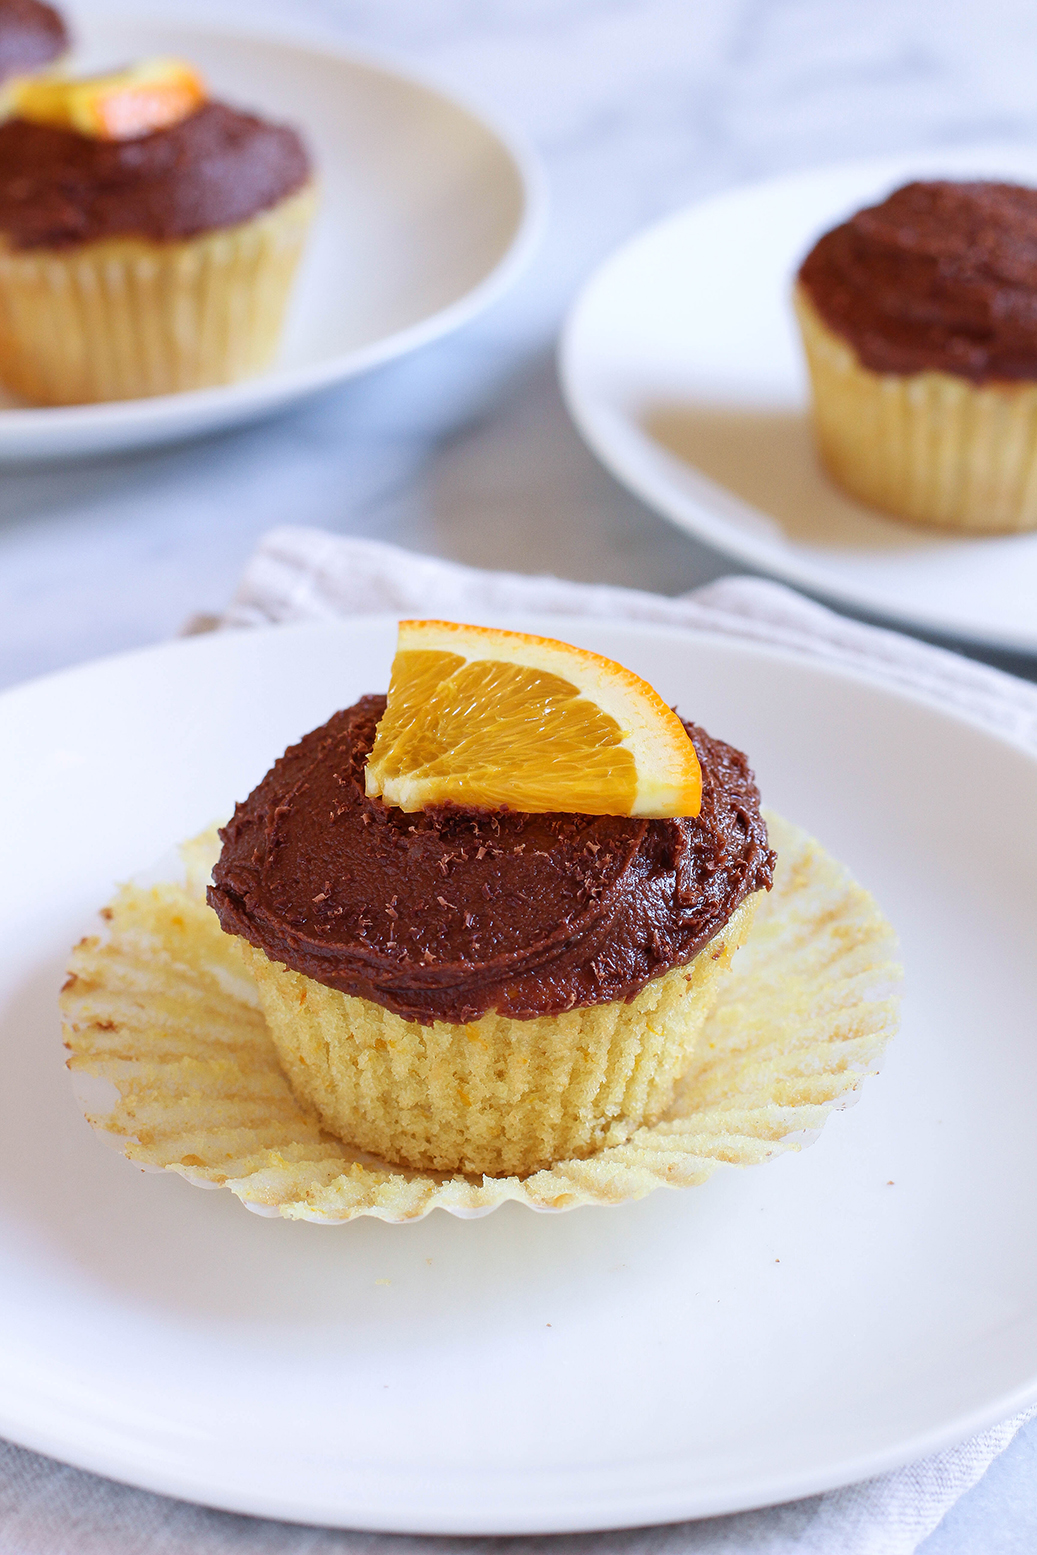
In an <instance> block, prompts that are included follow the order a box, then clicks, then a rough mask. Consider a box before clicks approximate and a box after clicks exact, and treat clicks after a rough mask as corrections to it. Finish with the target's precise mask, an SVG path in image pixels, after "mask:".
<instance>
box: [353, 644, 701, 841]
mask: <svg viewBox="0 0 1037 1555" xmlns="http://www.w3.org/2000/svg"><path fill="white" fill-rule="evenodd" d="M366 787H367V793H368V794H369V795H370V796H371V797H372V798H374V797H376V796H381V798H382V799H384V800H385V802H386V804H391V805H396V806H398V807H399V808H400V809H401V810H422V809H425V808H426V807H427V806H428V805H433V804H443V803H444V802H445V801H448V800H451V801H453V802H454V803H455V804H465V805H476V806H479V807H480V808H487V809H496V808H499V807H501V806H507V808H508V809H511V810H525V811H576V812H577V813H579V814H584V815H641V816H667V815H697V814H698V812H699V806H700V804H701V800H702V774H701V771H700V769H699V762H698V757H697V756H696V754H695V747H694V745H693V744H692V743H691V740H690V739H689V738H688V735H687V731H686V730H685V728H684V725H683V724H682V723H681V721H680V719H679V718H678V717H677V715H676V713H674V712H673V711H672V710H671V709H670V708H669V707H667V706H666V703H665V702H664V701H663V700H662V698H661V697H660V696H659V695H658V694H657V693H656V692H655V691H653V690H652V688H651V686H649V685H648V684H647V682H645V681H643V680H641V679H640V678H639V677H638V676H637V675H634V674H632V673H631V671H630V670H627V669H624V668H623V666H622V665H621V664H616V663H615V662H614V661H613V660H612V659H605V658H602V657H601V655H600V654H597V653H588V652H587V651H586V650H585V649H583V648H572V647H570V646H569V644H568V643H562V642H556V641H555V640H554V639H553V638H551V637H531V636H528V635H527V634H526V633H524V632H503V631H497V630H495V629H493V628H490V627H483V626H460V625H457V624H455V623H454V622H452V621H401V622H400V635H399V641H398V643H397V648H396V657H395V659H394V660H393V667H392V679H391V682H390V685H389V699H388V705H387V706H386V709H385V713H384V714H383V716H382V719H381V722H380V723H379V725H378V734H377V737H376V739H375V743H374V748H373V750H372V751H371V755H370V757H369V759H368V763H367V771H366Z"/></svg>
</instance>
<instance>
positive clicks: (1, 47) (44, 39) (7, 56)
mask: <svg viewBox="0 0 1037 1555" xmlns="http://www.w3.org/2000/svg"><path fill="white" fill-rule="evenodd" d="M68 46H69V37H68V29H67V28H66V26H65V23H64V21H63V20H62V17H61V15H60V13H59V12H58V11H56V10H55V9H54V7H53V6H51V5H44V4H42V0H0V111H3V109H4V106H5V103H6V93H5V91H4V88H5V87H6V86H7V85H8V84H9V83H10V81H11V80H12V78H14V77H17V76H26V75H31V74H32V73H33V72H34V71H37V70H44V69H46V67H47V66H51V65H53V64H54V62H55V61H56V60H58V59H60V58H61V56H62V55H63V54H65V53H66V52H67V50H68Z"/></svg>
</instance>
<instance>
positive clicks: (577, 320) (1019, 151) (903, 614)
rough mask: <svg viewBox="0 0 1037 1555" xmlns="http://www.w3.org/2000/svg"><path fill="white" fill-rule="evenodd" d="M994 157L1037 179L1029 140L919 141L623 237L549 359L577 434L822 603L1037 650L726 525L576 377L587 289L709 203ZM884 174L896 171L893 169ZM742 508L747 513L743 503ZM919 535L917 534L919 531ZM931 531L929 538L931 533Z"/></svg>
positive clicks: (742, 186) (729, 194)
mask: <svg viewBox="0 0 1037 1555" xmlns="http://www.w3.org/2000/svg"><path fill="white" fill-rule="evenodd" d="M999 155H1000V156H1002V157H1008V156H1014V157H1015V158H1020V159H1021V158H1024V157H1026V156H1027V155H1028V156H1029V157H1030V160H1031V162H1032V165H1033V177H1034V182H1035V184H1037V139H1035V140H1033V141H1027V142H1024V141H1015V142H1011V141H1005V140H999V141H989V142H986V141H978V142H972V143H969V144H967V145H962V146H952V147H950V148H946V149H941V148H928V147H927V148H923V149H920V150H918V151H917V152H910V151H905V152H891V153H888V154H885V155H879V156H866V157H853V158H844V159H841V160H838V161H832V162H828V161H825V162H818V163H815V164H813V165H811V166H808V167H802V168H797V169H793V170H790V171H788V172H785V173H776V174H773V175H772V176H770V177H766V178H753V179H749V180H746V181H745V182H744V183H738V184H735V185H733V186H730V187H728V188H725V189H719V190H715V191H713V192H712V193H710V194H707V195H704V196H703V197H702V198H700V199H697V200H692V201H690V202H688V203H687V204H686V205H684V206H682V207H680V209H678V210H675V211H671V212H669V213H668V214H667V215H665V216H662V217H660V218H659V219H658V220H656V221H653V222H651V223H649V224H648V225H647V226H645V227H642V228H641V229H640V230H639V231H637V232H634V233H632V234H631V235H630V237H628V238H626V239H625V240H624V241H623V242H622V243H620V244H618V245H617V246H616V247H615V248H614V249H612V250H611V252H610V253H608V254H607V255H606V256H605V258H604V259H603V260H601V261H600V262H599V263H598V264H597V265H596V266H595V267H594V269H593V270H592V271H591V273H590V274H589V275H588V276H587V277H586V279H585V280H584V282H583V284H582V285H581V287H580V289H579V291H578V292H577V294H576V296H575V297H574V299H573V300H572V302H571V303H570V305H569V308H568V310H567V312H566V316H565V321H564V323H563V325H562V330H561V333H560V335H559V340H558V348H557V363H558V376H559V381H560V385H561V391H562V398H563V400H564V402H565V406H566V409H567V410H568V412H569V415H570V416H571V417H572V420H573V422H574V424H575V426H576V428H577V431H578V432H579V433H580V436H581V437H582V438H583V439H584V441H585V442H586V443H587V445H588V447H589V448H590V449H591V451H592V452H593V453H594V455H595V457H596V458H597V459H599V460H600V462H601V463H602V464H603V465H604V466H605V468H606V469H607V470H608V471H609V473H610V474H611V475H613V476H614V477H615V478H616V480H618V481H619V482H620V484H621V485H622V486H624V487H626V489H627V490H628V491H630V492H632V493H633V494H634V495H635V496H636V497H638V498H639V499H640V500H641V501H643V502H644V503H646V505H647V506H649V507H650V508H652V510H653V511H654V512H657V513H659V514H661V515H662V516H663V517H664V518H666V519H667V520H668V521H669V522H670V523H672V524H674V525H675V526H676V527H677V528H678V529H682V530H683V531H684V532H685V533H687V534H692V535H695V536H696V537H697V538H698V539H700V540H702V541H703V542H704V543H705V544H707V545H709V546H711V547H712V548H713V549H715V550H717V551H719V552H720V553H721V554H722V555H727V556H731V557H733V558H734V559H735V560H737V561H740V562H742V563H744V564H745V565H746V566H748V567H750V568H752V569H753V570H754V571H756V572H762V573H764V574H765V575H769V576H773V577H778V578H781V579H783V580H784V581H785V582H787V583H790V584H792V585H794V586H795V587H797V588H800V589H803V590H804V591H806V592H808V593H810V594H812V595H814V596H815V597H817V598H819V599H821V600H823V601H832V600H835V601H838V603H839V604H840V605H842V606H844V607H847V608H849V609H851V610H854V611H857V612H858V613H863V614H865V615H868V616H871V617H873V618H875V619H878V620H880V621H882V622H883V623H888V624H894V625H898V626H904V625H907V626H909V627H913V628H914V629H915V630H917V631H922V632H928V633H931V634H933V635H935V636H938V637H942V638H944V639H948V638H949V639H952V640H954V639H957V640H959V641H962V642H969V643H975V644H977V645H981V646H984V647H988V648H995V649H999V650H1001V651H1003V652H1008V653H1022V654H1027V655H1037V623H1035V625H1034V628H1033V630H1032V631H1030V632H1026V631H1022V632H1016V631H1014V630H998V629H997V628H996V627H989V628H980V627H977V626H972V625H969V624H962V623H960V622H953V621H951V620H949V618H948V617H947V616H946V615H945V614H943V613H941V612H939V611H932V610H930V609H928V608H927V607H925V606H924V605H923V606H918V607H917V608H916V607H912V609H911V611H910V612H909V611H908V610H906V609H901V608H899V607H898V606H897V605H895V604H890V603H889V601H888V600H887V599H885V598H884V596H883V594H882V592H881V590H878V591H876V590H875V589H874V588H873V587H872V586H871V585H870V584H869V583H868V582H867V581H864V582H862V584H861V585H860V587H856V586H853V585H849V584H845V583H843V582H841V581H840V580H839V579H838V578H834V579H833V578H831V577H830V576H829V575H828V573H827V572H825V571H824V569H823V567H818V566H817V565H816V563H814V562H813V561H812V560H811V559H810V558H809V557H806V556H801V555H799V553H797V552H794V551H792V549H791V548H790V547H785V546H782V545H780V544H779V543H777V542H775V541H772V540H771V539H769V538H767V537H765V536H763V535H758V536H753V535H751V534H749V533H746V532H745V531H744V530H742V529H741V528H739V527H737V526H734V525H731V524H729V523H728V521H727V520H726V519H725V518H723V517H722V516H720V515H718V514H717V513H716V511H715V510H712V509H711V508H710V507H709V506H708V505H707V503H706V502H705V501H704V500H702V499H699V498H695V497H690V496H687V497H677V496H675V495H674V494H673V492H672V488H671V486H670V483H669V482H668V481H667V480H666V479H665V478H663V477H661V476H659V475H657V474H656V472H655V471H654V470H652V469H647V468H645V466H644V465H643V464H642V463H641V462H640V460H639V458H638V456H637V454H635V453H634V452H633V451H632V449H628V448H627V447H626V440H627V437H626V435H627V434H628V433H629V434H630V440H631V443H633V441H634V439H640V440H642V441H643V442H645V443H649V444H650V440H649V439H647V438H645V437H644V435H643V434H641V433H640V432H639V431H638V429H637V428H636V427H633V426H632V425H631V424H630V423H629V422H627V421H626V420H622V419H621V415H620V413H619V412H617V411H616V410H615V408H614V406H613V405H612V404H610V403H607V402H605V401H603V400H602V399H601V398H600V397H599V396H592V395H588V394H587V393H586V392H585V390H584V387H583V384H582V383H581V371H582V362H581V351H582V340H581V338H580V336H581V333H582V331H583V330H584V328H585V327H586V326H585V316H586V314H587V313H589V312H590V309H591V306H592V304H593V302H594V300H595V299H594V296H593V293H594V291H595V290H596V288H597V287H598V286H599V285H600V284H601V283H602V282H603V281H605V280H606V279H607V277H608V275H609V272H611V271H612V270H613V268H618V267H619V266H620V265H621V264H622V263H625V262H626V261H627V260H629V258H630V256H631V255H632V254H633V253H635V252H636V250H637V249H638V248H640V247H642V246H643V247H644V248H646V249H647V248H651V247H652V246H653V245H654V244H656V243H658V242H659V241H660V239H662V238H664V236H665V234H666V233H667V230H668V229H671V228H673V229H675V228H679V227H680V226H681V224H682V223H683V222H684V221H685V220H687V219H688V218H689V217H692V216H695V215H698V214H701V213H702V212H704V211H708V209H709V208H710V207H718V206H720V207H722V206H724V205H726V204H729V203H732V204H733V203H739V202H741V201H742V200H747V199H751V198H752V197H753V196H755V195H758V194H761V193H763V192H764V191H768V190H772V189H774V188H776V187H780V186H789V185H795V184H809V183H811V182H813V181H814V180H821V179H823V178H825V177H831V176H833V175H835V174H840V173H860V174H861V175H863V174H865V173H867V172H868V171H869V170H871V169H874V171H875V175H876V179H877V180H881V179H882V178H883V176H885V170H887V169H894V168H897V167H902V166H903V164H905V163H910V164H912V165H915V166H916V170H917V171H918V172H919V173H920V174H924V173H925V172H926V171H928V170H930V168H931V167H935V165H936V164H939V163H943V164H945V171H947V172H948V173H949V172H951V171H952V169H953V166H954V164H955V162H958V163H959V164H960V163H961V161H962V160H963V159H967V158H976V159H977V160H978V159H982V158H983V157H987V156H989V157H990V158H991V160H992V161H996V160H997V158H998V156H999ZM891 176H893V177H897V176H901V175H900V173H896V172H894V173H892V174H891ZM615 421H620V422H621V426H622V433H621V437H620V439H619V440H618V441H617V440H616V439H615V438H614V436H613V429H612V426H611V423H612V422H615ZM651 446H652V451H653V455H654V456H655V457H657V458H658V460H659V461H660V462H661V463H664V462H666V461H667V460H671V461H672V462H674V463H679V461H678V460H677V459H676V456H675V455H670V454H668V453H667V451H666V450H665V449H663V448H656V447H655V446H654V445H651ZM686 468H687V470H689V471H691V472H692V473H693V474H694V477H695V479H696V481H697V482H699V483H700V484H701V485H702V486H703V487H704V488H707V489H710V490H712V491H713V492H715V493H716V494H717V495H718V496H719V497H720V498H721V499H723V500H725V501H736V502H741V499H740V498H738V497H737V496H736V495H735V494H734V493H733V492H731V491H730V490H729V489H728V488H727V487H725V486H723V485H722V484H721V483H720V482H718V481H714V480H712V479H711V478H710V477H709V476H707V475H706V474H704V472H703V471H701V470H700V469H698V467H697V466H694V465H691V464H688V465H687V466H686ZM743 505H745V506H746V507H748V508H749V510H750V511H752V505H751V504H743ZM764 516H766V515H764ZM921 532H922V533H924V530H923V531H921ZM933 533H934V534H936V535H938V534H939V533H940V532H939V531H934V532H933ZM978 538H980V539H981V538H983V537H978ZM995 538H997V537H995ZM1009 538H1011V537H1009Z"/></svg>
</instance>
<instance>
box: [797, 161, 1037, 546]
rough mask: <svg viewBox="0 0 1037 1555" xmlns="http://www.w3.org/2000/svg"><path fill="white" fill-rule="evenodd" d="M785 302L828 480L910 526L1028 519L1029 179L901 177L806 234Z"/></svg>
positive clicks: (1035, 511)
mask: <svg viewBox="0 0 1037 1555" xmlns="http://www.w3.org/2000/svg"><path fill="white" fill-rule="evenodd" d="M795 308H796V313H797V316H798V319H799V324H800V328H801V331H802V336H803V344H804V348H805V351H806V357H807V364H808V367H809V371H810V378H811V385H812V398H813V419H814V428H815V433H816V438H817V444H818V449H819V452H820V456H821V459H822V461H823V463H824V465H825V468H826V469H827V470H828V472H829V474H830V475H831V476H832V478H833V480H835V481H836V482H837V483H838V484H839V485H840V486H842V487H843V488H844V489H845V490H846V491H847V492H849V493H850V495H851V496H854V497H857V498H860V499H861V500H862V501H864V502H866V503H869V504H870V505H871V506H873V507H876V508H881V509H883V510H884V511H886V512H889V513H892V514H895V515H896V516H898V517H901V518H907V519H912V520H914V521H916V522H918V523H923V524H935V525H941V526H943V527H945V528H949V529H955V530H962V531H970V532H973V533H979V534H984V533H985V534H994V533H1006V532H1012V531H1018V530H1025V529H1032V528H1034V527H1037V190H1034V189H1028V188H1023V187H1021V186H1018V185H1015V184H1002V183H949V182H935V183H912V184H908V185H906V186H905V187H904V188H902V189H897V190H896V191H895V192H894V193H893V194H891V195H890V196H889V197H888V198H887V199H886V200H884V201H883V202H882V203H881V204H880V205H876V206H873V207H869V208H868V209H866V210H862V211H858V212H857V214H856V215H855V216H853V217H851V219H850V220H849V221H846V222H843V223H842V224H841V225H840V226H838V227H835V228H834V229H833V230H832V231H831V232H828V233H826V234H825V236H824V237H822V238H821V239H820V241H819V242H818V243H817V244H815V246H814V248H813V249H811V251H810V253H809V254H808V255H807V257H806V259H805V260H804V261H803V264H802V266H801V267H800V270H799V275H798V279H797V284H796V288H795Z"/></svg>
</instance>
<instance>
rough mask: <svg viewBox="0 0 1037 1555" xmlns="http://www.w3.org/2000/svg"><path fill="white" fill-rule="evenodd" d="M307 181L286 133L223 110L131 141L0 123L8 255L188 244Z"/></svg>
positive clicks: (0, 206)
mask: <svg viewBox="0 0 1037 1555" xmlns="http://www.w3.org/2000/svg"><path fill="white" fill-rule="evenodd" d="M309 177H310V162H309V158H308V156H307V154H306V149H305V147H304V146H303V143H302V141H301V140H300V138H299V136H298V135H297V134H296V132H295V131H294V130H293V129H290V128H288V126H287V125H282V124H268V123H267V122H266V121H265V120H263V119H257V118H255V117H254V116H253V115H252V114H248V113H238V112H237V111H236V110H235V109H234V108H228V107H227V106H226V104H224V103H213V102H208V103H204V104H203V105H202V107H201V108H199V109H198V111H197V112H196V113H193V114H190V115H189V117H188V118H186V119H181V120H180V122H179V123H177V124H171V125H170V126H169V127H168V128H167V129H164V130H155V131H154V132H153V133H152V134H150V135H142V136H140V137H139V138H138V139H136V140H121V141H120V140H115V141H113V140H95V139H93V138H92V137H91V136H88V135H79V134H77V133H76V132H75V131H73V130H62V129H56V128H54V127H52V126H51V125H46V124H31V123H29V122H28V121H27V120H25V119H9V120H7V122H6V123H5V124H0V232H2V233H4V234H5V235H6V237H7V240H8V242H9V243H10V244H11V245H12V246H13V247H14V248H63V247H66V246H68V245H69V244H72V243H87V242H91V241H93V240H95V239H99V238H112V237H142V238H150V239H153V240H155V241H159V242H161V241H169V240H175V239H182V238H189V237H194V236H196V235H197V234H198V233H200V232H211V231H213V230H214V229H216V228H218V227H231V226H234V225H235V224H236V223H237V222H242V221H247V220H248V219H249V218H250V217H252V216H255V215H257V214H258V213H259V212H260V211H264V210H268V209H269V208H270V206H272V205H276V204H277V203H278V201H280V200H283V199H285V198H287V196H288V195H291V194H294V193H295V192H296V191H297V190H298V189H301V188H302V186H303V185H304V184H305V183H306V182H307V180H308V178H309Z"/></svg>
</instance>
